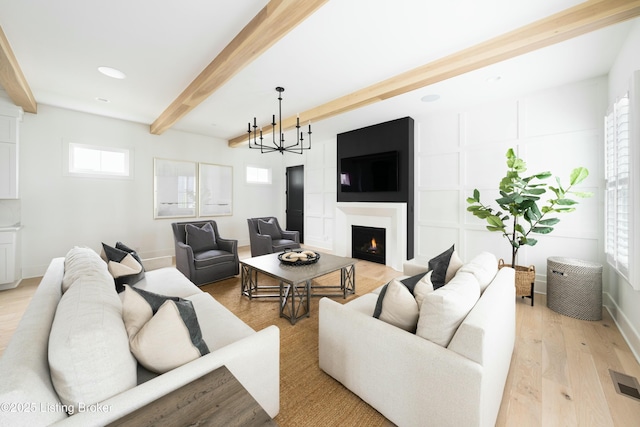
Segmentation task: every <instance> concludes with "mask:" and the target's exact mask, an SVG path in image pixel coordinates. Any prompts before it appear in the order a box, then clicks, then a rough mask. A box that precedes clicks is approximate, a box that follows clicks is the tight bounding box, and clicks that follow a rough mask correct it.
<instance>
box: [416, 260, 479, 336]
mask: <svg viewBox="0 0 640 427" xmlns="http://www.w3.org/2000/svg"><path fill="white" fill-rule="evenodd" d="M479 298H480V285H479V283H478V281H477V280H476V278H475V276H474V275H473V274H471V273H465V272H459V273H458V274H456V275H455V277H454V278H453V279H451V282H449V283H448V284H447V285H446V286H443V287H441V288H440V289H437V290H435V291H433V292H431V293H428V294H427V295H425V297H424V299H423V301H422V305H421V307H420V318H419V319H418V326H417V329H416V335H418V336H420V337H422V338H425V339H427V340H429V341H432V342H434V343H436V344H438V345H441V346H443V347H446V346H447V345H449V342H450V341H451V339H452V338H453V335H454V334H455V333H456V331H457V330H458V326H460V324H461V323H462V322H463V321H464V319H465V317H467V314H469V312H470V311H471V309H472V308H473V306H474V305H475V304H476V302H477V301H478V299H479Z"/></svg>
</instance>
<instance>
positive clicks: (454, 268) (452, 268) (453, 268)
mask: <svg viewBox="0 0 640 427" xmlns="http://www.w3.org/2000/svg"><path fill="white" fill-rule="evenodd" d="M463 265H464V263H463V262H462V260H461V259H460V257H459V256H458V251H456V250H454V251H453V253H452V254H451V259H450V260H449V266H448V267H447V273H446V274H445V278H444V283H445V285H446V284H447V283H449V281H451V279H453V276H455V275H456V273H457V272H458V270H460V267H462V266H463Z"/></svg>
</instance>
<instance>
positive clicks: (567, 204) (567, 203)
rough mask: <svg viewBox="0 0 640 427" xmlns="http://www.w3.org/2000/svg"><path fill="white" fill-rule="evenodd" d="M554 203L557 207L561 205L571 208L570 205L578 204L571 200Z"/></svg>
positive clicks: (559, 200) (560, 200)
mask: <svg viewBox="0 0 640 427" xmlns="http://www.w3.org/2000/svg"><path fill="white" fill-rule="evenodd" d="M556 203H557V204H558V205H561V206H571V205H577V204H578V202H576V201H575V200H571V199H558V200H557V201H556Z"/></svg>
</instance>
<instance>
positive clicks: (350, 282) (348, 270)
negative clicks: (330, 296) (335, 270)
mask: <svg viewBox="0 0 640 427" xmlns="http://www.w3.org/2000/svg"><path fill="white" fill-rule="evenodd" d="M340 288H342V292H343V296H344V298H346V297H347V295H351V294H355V293H356V265H355V264H353V265H348V266H346V267H342V268H341V269H340Z"/></svg>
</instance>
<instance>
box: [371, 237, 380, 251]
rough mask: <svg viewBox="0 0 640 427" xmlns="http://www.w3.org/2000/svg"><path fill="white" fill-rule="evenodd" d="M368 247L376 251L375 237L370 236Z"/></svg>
mask: <svg viewBox="0 0 640 427" xmlns="http://www.w3.org/2000/svg"><path fill="white" fill-rule="evenodd" d="M370 249H371V250H372V251H377V250H378V246H376V239H375V238H373V237H372V238H371V246H370Z"/></svg>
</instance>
